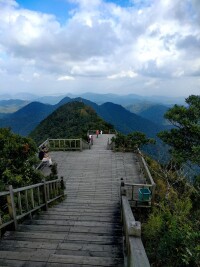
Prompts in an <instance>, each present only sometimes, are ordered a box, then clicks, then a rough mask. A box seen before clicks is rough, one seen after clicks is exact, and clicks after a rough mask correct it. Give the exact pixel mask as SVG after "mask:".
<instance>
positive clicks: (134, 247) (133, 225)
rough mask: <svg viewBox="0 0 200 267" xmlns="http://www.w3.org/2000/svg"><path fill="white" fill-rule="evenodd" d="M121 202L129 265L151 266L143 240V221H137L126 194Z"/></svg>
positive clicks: (130, 266)
mask: <svg viewBox="0 0 200 267" xmlns="http://www.w3.org/2000/svg"><path fill="white" fill-rule="evenodd" d="M121 203H122V207H121V208H122V223H123V229H124V237H125V246H126V254H127V266H128V267H137V266H142V267H150V264H149V260H148V258H147V255H146V251H145V249H144V246H143V243H142V240H141V223H140V222H139V221H135V218H134V216H133V213H132V210H131V207H130V205H129V201H128V199H127V197H126V196H123V195H122V196H121Z"/></svg>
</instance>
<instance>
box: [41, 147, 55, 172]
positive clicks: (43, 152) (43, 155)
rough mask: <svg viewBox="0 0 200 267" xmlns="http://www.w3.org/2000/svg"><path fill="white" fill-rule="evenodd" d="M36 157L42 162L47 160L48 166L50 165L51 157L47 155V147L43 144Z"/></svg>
mask: <svg viewBox="0 0 200 267" xmlns="http://www.w3.org/2000/svg"><path fill="white" fill-rule="evenodd" d="M38 157H39V159H40V160H41V161H43V162H48V164H49V167H51V166H52V160H51V158H50V157H49V155H48V153H47V149H46V147H45V146H43V147H42V149H41V150H40V152H39V154H38Z"/></svg>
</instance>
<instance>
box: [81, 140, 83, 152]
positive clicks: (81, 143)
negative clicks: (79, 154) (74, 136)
mask: <svg viewBox="0 0 200 267" xmlns="http://www.w3.org/2000/svg"><path fill="white" fill-rule="evenodd" d="M82 150H83V142H82V138H80V151H82Z"/></svg>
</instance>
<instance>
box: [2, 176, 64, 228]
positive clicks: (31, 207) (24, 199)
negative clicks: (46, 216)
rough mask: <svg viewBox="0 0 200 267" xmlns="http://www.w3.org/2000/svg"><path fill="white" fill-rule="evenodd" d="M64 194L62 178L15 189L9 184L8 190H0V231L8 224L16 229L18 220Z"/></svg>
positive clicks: (46, 205)
mask: <svg viewBox="0 0 200 267" xmlns="http://www.w3.org/2000/svg"><path fill="white" fill-rule="evenodd" d="M63 196H64V183H63V178H61V179H56V180H52V181H43V182H42V183H38V184H33V185H30V186H25V187H21V188H17V189H13V187H12V185H10V186H9V190H8V191H4V192H0V203H1V210H0V231H1V230H2V229H4V228H6V227H7V226H9V225H14V229H17V226H18V221H19V220H21V219H23V218H25V217H26V216H28V215H29V216H32V214H33V213H34V212H35V211H37V210H40V209H45V210H47V209H48V205H49V204H50V203H51V202H53V201H55V200H57V199H59V198H61V197H63Z"/></svg>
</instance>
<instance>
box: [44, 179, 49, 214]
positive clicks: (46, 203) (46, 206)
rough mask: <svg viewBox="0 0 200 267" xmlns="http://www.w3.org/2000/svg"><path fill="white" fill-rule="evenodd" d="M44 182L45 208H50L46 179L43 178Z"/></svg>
mask: <svg viewBox="0 0 200 267" xmlns="http://www.w3.org/2000/svg"><path fill="white" fill-rule="evenodd" d="M43 183H44V188H43V197H44V203H45V210H48V202H47V187H46V181H45V180H43Z"/></svg>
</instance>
